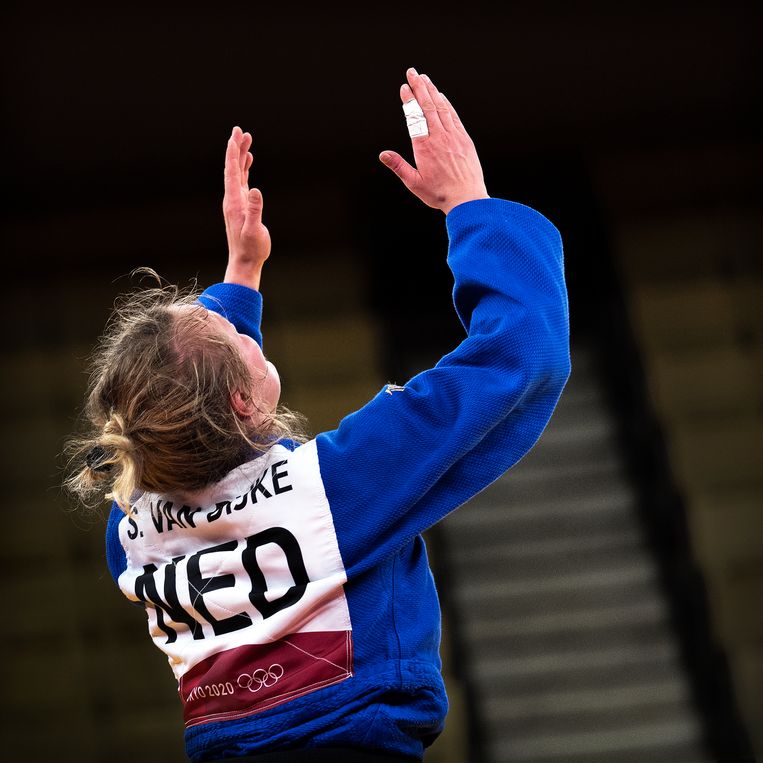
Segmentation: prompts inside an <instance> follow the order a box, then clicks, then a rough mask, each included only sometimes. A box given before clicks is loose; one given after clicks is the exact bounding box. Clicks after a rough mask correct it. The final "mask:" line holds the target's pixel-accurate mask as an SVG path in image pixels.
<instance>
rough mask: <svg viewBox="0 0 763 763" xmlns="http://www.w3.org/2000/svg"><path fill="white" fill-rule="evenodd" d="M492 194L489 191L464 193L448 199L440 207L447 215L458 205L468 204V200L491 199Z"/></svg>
mask: <svg viewBox="0 0 763 763" xmlns="http://www.w3.org/2000/svg"><path fill="white" fill-rule="evenodd" d="M489 198H490V196H489V194H488V192H487V191H485V190H483V191H477V192H475V193H468V194H464V195H463V196H458V197H456V198H454V199H448V200H447V201H446V202H445V203H444V204H443V205H442V206H441V207H440V209H441V210H442V211H443V212H444V213H445V214H446V215H447V214H448V212H450V210H451V209H453V207H457V206H458V205H459V204H466V202H467V201H477V200H478V199H489Z"/></svg>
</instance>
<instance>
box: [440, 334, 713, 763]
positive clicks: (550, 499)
mask: <svg viewBox="0 0 763 763" xmlns="http://www.w3.org/2000/svg"><path fill="white" fill-rule="evenodd" d="M572 368H573V372H572V376H571V378H570V381H569V383H568V386H567V388H566V390H565V392H564V394H563V396H562V399H561V401H560V403H559V406H558V408H557V411H556V413H555V414H554V416H553V418H552V420H551V422H550V424H549V426H548V428H547V429H546V431H545V433H544V434H543V436H542V437H541V439H540V441H539V443H538V445H537V446H536V447H535V448H534V449H533V450H532V451H531V452H530V454H529V455H528V456H527V457H526V458H525V459H523V460H522V462H521V463H520V464H518V465H517V466H516V467H514V468H513V469H511V470H510V471H509V472H508V473H507V474H506V475H505V476H504V477H502V478H501V479H500V480H498V482H497V483H495V484H494V485H493V486H491V487H490V488H489V489H488V490H486V491H484V492H483V493H481V494H480V495H479V496H477V497H476V498H475V499H473V500H472V501H471V502H470V503H469V504H467V505H466V506H464V507H462V508H461V509H460V510H459V511H457V512H455V513H454V514H452V515H451V516H450V517H449V518H448V519H447V520H446V521H445V522H444V523H443V525H442V540H443V551H442V553H443V554H445V555H446V556H447V560H448V563H449V565H450V568H451V571H450V576H449V577H450V580H451V582H450V590H449V591H448V592H447V594H446V595H447V597H448V599H449V600H450V602H451V604H452V605H453V610H454V612H453V613H452V615H455V616H457V617H458V623H457V625H458V629H459V637H460V642H461V649H462V652H463V654H464V659H465V661H466V662H467V666H466V673H467V676H468V677H469V680H470V682H471V689H472V699H473V702H474V705H475V707H474V711H475V715H476V716H477V722H478V733H479V736H480V742H481V744H480V746H481V747H482V749H483V754H484V760H485V761H486V763H523V762H524V761H528V762H529V761H533V762H536V761H537V762H541V761H542V762H543V763H604V761H607V763H609V761H614V760H617V761H618V763H627V762H629V761H633V763H636V762H638V763H643V762H644V761H649V762H650V763H701V762H702V761H706V760H708V757H707V756H706V754H705V753H704V752H703V744H702V729H701V725H700V720H699V717H698V715H697V714H696V712H695V710H694V708H693V705H692V700H691V697H690V689H689V685H688V680H687V678H686V675H685V673H684V670H683V668H682V665H681V659H680V654H679V648H678V644H677V642H676V640H675V637H674V636H673V633H672V629H671V625H670V621H669V617H670V615H669V611H668V606H667V602H666V600H665V598H664V596H663V593H662V592H661V588H660V583H659V579H658V568H657V565H656V562H655V561H654V560H653V558H652V555H651V552H650V551H649V549H648V548H647V547H646V545H645V539H644V533H643V530H642V529H641V526H640V522H639V518H638V515H637V511H636V508H637V507H636V495H635V492H634V490H633V488H632V486H631V484H630V482H629V477H628V475H627V472H626V466H625V463H624V459H623V457H622V455H621V453H620V450H619V446H618V441H617V432H616V423H615V420H614V418H613V416H612V414H611V413H610V412H609V410H608V408H607V404H606V400H605V399H604V394H603V390H602V387H601V383H600V381H599V379H598V378H597V371H596V358H595V355H594V353H593V351H592V350H591V349H590V348H587V347H583V346H577V347H574V348H573V355H572Z"/></svg>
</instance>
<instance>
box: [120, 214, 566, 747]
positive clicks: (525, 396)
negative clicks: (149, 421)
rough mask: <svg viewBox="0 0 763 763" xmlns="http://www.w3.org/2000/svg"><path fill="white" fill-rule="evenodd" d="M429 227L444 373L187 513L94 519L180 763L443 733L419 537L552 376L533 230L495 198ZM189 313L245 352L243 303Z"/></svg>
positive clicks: (166, 504)
mask: <svg viewBox="0 0 763 763" xmlns="http://www.w3.org/2000/svg"><path fill="white" fill-rule="evenodd" d="M446 225H447V230H448V236H449V251H448V264H449V266H450V268H451V270H452V272H453V276H454V279H455V286H454V290H453V301H454V305H455V309H456V312H457V314H458V317H459V318H460V320H461V323H462V324H463V326H464V329H465V330H466V338H465V339H464V340H463V341H462V342H461V344H459V345H458V347H456V348H455V349H454V350H453V351H452V352H451V353H449V354H448V355H446V356H445V357H443V358H442V359H441V360H440V361H439V362H438V363H437V364H436V365H435V366H434V367H433V368H431V369H428V370H426V371H424V372H423V373H420V374H418V375H417V376H414V377H413V378H412V379H410V380H409V381H408V382H407V383H406V384H405V385H403V386H402V387H394V386H385V387H384V388H382V389H381V390H380V391H379V393H378V394H377V395H376V396H375V397H374V398H373V399H372V400H371V401H369V402H368V403H367V404H366V405H364V406H363V407H362V408H361V409H360V410H358V411H356V412H354V413H352V414H350V415H349V416H347V417H346V418H344V419H343V420H342V421H341V422H340V423H339V426H338V427H337V428H336V429H335V430H333V431H330V432H323V433H321V434H319V435H318V436H317V437H316V438H315V439H313V440H311V441H309V442H307V443H305V444H303V445H300V446H295V445H294V444H291V443H287V442H282V443H278V444H277V445H274V446H273V447H272V448H271V449H270V450H269V451H268V452H267V453H265V454H263V455H260V456H259V457H257V458H255V459H253V460H252V461H249V462H247V463H245V464H242V465H241V466H240V467H238V468H236V469H234V470H233V471H232V472H230V473H229V474H228V475H227V476H226V477H225V478H224V479H223V480H221V481H220V482H219V483H216V484H215V485H212V486H210V487H209V488H208V489H207V490H205V492H204V493H203V496H202V497H201V498H200V499H199V500H197V501H196V503H195V504H194V505H188V504H186V503H184V502H183V501H182V500H180V499H178V498H177V497H173V496H161V495H154V494H144V495H142V496H141V497H140V498H139V499H138V500H137V501H136V503H135V505H134V507H133V511H132V512H131V514H130V515H125V514H123V513H122V512H121V511H120V510H119V509H118V507H116V506H114V507H113V508H112V512H111V515H110V518H109V523H108V527H107V538H106V548H107V560H108V564H109V568H110V570H111V573H112V575H113V577H114V578H115V580H116V581H117V583H118V585H119V586H120V588H121V590H122V591H123V593H124V594H125V595H126V596H127V597H128V599H131V600H132V601H134V602H137V603H139V604H142V605H143V606H145V608H146V611H147V615H148V626H149V632H150V635H151V637H152V638H153V640H154V642H155V643H156V645H157V646H158V647H159V648H160V649H161V650H162V651H163V652H165V654H166V655H167V658H168V661H169V663H170V666H171V668H172V670H173V672H174V674H175V677H176V679H177V681H178V690H179V694H180V699H181V702H182V703H183V708H184V717H185V725H186V731H185V739H186V749H187V753H188V755H189V757H190V759H191V760H192V761H205V760H214V759H220V758H225V757H237V756H242V755H247V754H253V753H256V752H265V751H272V750H282V749H292V748H314V747H332V746H333V747H357V748H360V749H371V750H379V751H386V752H390V753H398V754H401V755H409V756H411V757H413V758H421V757H422V755H423V750H424V748H425V747H426V746H427V745H429V744H431V742H432V741H433V740H434V739H435V738H436V736H437V735H438V734H439V733H440V731H441V730H442V727H443V722H444V719H445V715H446V712H447V697H446V694H445V689H444V686H443V682H442V678H441V663H440V657H439V645H440V609H439V604H438V600H437V593H436V590H435V585H434V581H433V579H432V575H431V572H430V569H429V565H428V562H427V556H426V549H425V546H424V542H423V540H422V538H421V533H422V532H423V531H424V530H426V529H427V528H429V527H431V526H432V525H434V524H435V523H436V522H438V521H439V520H440V519H442V518H443V517H444V516H445V515H446V514H448V513H449V512H450V511H452V510H454V509H455V508H457V507H458V506H460V505H461V504H462V503H464V502H465V501H467V500H468V499H469V498H471V497H472V496H473V495H475V494H476V493H477V492H479V491H480V490H482V489H483V488H485V487H486V486H487V485H489V484H490V483H491V482H493V481H494V480H495V479H497V478H498V477H499V476H500V475H502V474H503V473H504V472H505V471H506V470H507V469H509V468H510V467H511V466H512V465H513V464H515V463H516V462H517V461H518V460H519V459H520V458H522V456H524V454H525V453H527V451H528V450H529V449H530V448H531V447H532V446H533V444H534V443H535V442H536V441H537V439H538V437H539V436H540V434H541V433H542V431H543V429H544V427H545V426H546V424H547V422H548V420H549V418H550V416H551V414H552V412H553V410H554V407H555V405H556V403H557V401H558V399H559V396H560V394H561V392H562V389H563V387H564V384H565V382H566V380H567V377H568V375H569V370H570V365H569V320H568V307H567V293H566V289H565V283H564V271H563V259H562V244H561V239H560V236H559V233H558V232H557V230H556V229H555V228H554V226H553V225H552V224H551V223H550V222H549V221H548V220H547V219H546V218H545V217H543V216H542V215H540V214H538V213H537V212H535V211H534V210H532V209H530V208H528V207H526V206H523V205H521V204H516V203H512V202H508V201H503V200H500V199H483V200H477V201H471V202H467V203H464V204H460V205H458V206H457V207H455V208H454V209H452V210H451V211H450V213H449V214H448V215H447V216H446ZM200 301H201V302H202V304H203V305H205V306H206V307H207V308H208V309H210V310H214V311H217V312H219V313H221V314H222V315H224V316H225V317H226V318H228V320H230V321H231V323H233V325H234V326H235V327H236V329H237V331H239V332H240V333H245V334H248V335H250V336H251V337H253V338H254V339H255V340H256V341H257V342H259V343H260V344H261V343H262V336H261V333H260V318H261V312H262V298H261V296H260V294H259V293H258V292H256V291H253V290H251V289H248V288H246V287H244V286H240V285H235V284H217V285H215V286H212V287H211V288H209V289H207V290H206V291H205V292H204V293H203V294H202V295H201V297H200ZM510 510H511V509H510V508H507V511H510Z"/></svg>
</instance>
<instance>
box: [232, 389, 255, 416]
mask: <svg viewBox="0 0 763 763" xmlns="http://www.w3.org/2000/svg"><path fill="white" fill-rule="evenodd" d="M230 402H231V405H232V406H233V410H234V411H235V412H236V415H237V416H238V417H239V418H241V419H249V418H251V417H252V415H253V414H254V412H255V410H256V408H255V407H254V402H253V400H252V398H251V397H244V395H243V394H242V393H241V390H238V389H237V390H236V391H235V392H234V393H233V394H232V395H231V396H230Z"/></svg>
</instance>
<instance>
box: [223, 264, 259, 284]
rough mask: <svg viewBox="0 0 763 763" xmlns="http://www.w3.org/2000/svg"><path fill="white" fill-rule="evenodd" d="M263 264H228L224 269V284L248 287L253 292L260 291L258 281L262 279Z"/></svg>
mask: <svg viewBox="0 0 763 763" xmlns="http://www.w3.org/2000/svg"><path fill="white" fill-rule="evenodd" d="M264 264H265V263H264V262H261V263H258V264H256V265H241V264H238V263H235V262H229V263H228V267H227V268H226V269H225V276H224V278H223V281H224V282H225V283H235V284H239V285H240V286H248V287H249V288H250V289H254V290H255V291H259V290H260V279H261V277H262V266H263V265H264Z"/></svg>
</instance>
